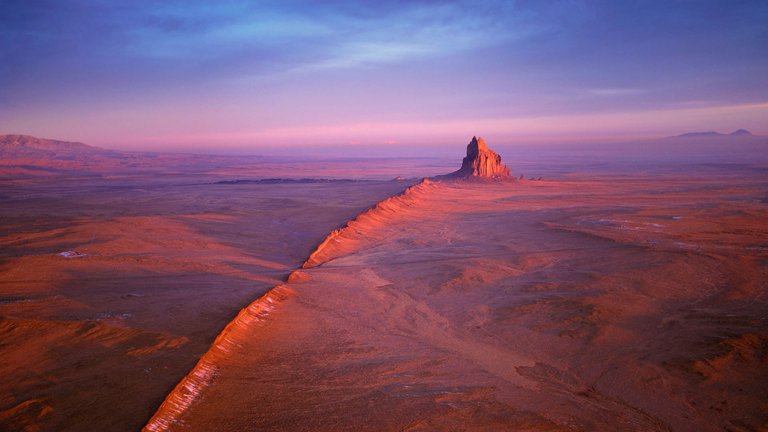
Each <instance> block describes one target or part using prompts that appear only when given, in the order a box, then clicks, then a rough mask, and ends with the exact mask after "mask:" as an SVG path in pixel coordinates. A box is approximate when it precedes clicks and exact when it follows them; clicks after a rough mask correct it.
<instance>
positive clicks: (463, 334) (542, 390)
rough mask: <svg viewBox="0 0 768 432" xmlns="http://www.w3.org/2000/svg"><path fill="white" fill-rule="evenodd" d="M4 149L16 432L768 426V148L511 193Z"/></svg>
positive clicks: (49, 148)
mask: <svg viewBox="0 0 768 432" xmlns="http://www.w3.org/2000/svg"><path fill="white" fill-rule="evenodd" d="M4 139H5V140H6V142H13V143H15V144H13V146H11V145H10V144H9V145H7V147H6V150H5V153H4V154H3V163H2V166H0V168H1V170H0V175H1V178H0V185H1V187H0V204H1V205H0V245H2V248H1V249H0V377H2V379H0V429H2V430H9V431H76V430H77V431H79V430H110V431H135V430H140V429H142V428H143V429H145V430H148V431H164V430H179V431H216V430H221V431H230V430H274V431H283V430H296V431H336V430H344V431H357V430H371V431H429V430H445V431H462V430H466V431H470V430H473V431H474V430H482V431H486V430H487V431H495V430H499V431H500V430H530V431H554V430H562V431H571V430H579V431H614V430H628V431H648V430H654V431H656V430H657V431H667V430H672V431H720V430H734V431H753V430H754V431H756V430H765V429H766V428H768V391H767V390H766V389H768V295H767V293H768V157H767V156H766V155H767V154H768V151H765V150H766V149H768V143H767V142H766V139H764V138H760V137H747V138H738V139H735V138H733V139H729V140H725V139H719V138H718V139H717V140H715V139H707V138H695V139H685V140H678V141H674V140H664V141H659V142H652V143H651V142H649V143H641V144H635V145H632V146H626V147H621V148H618V149H615V151H614V152H605V151H603V152H601V155H602V156H601V157H600V158H596V157H591V156H590V153H589V149H587V148H582V149H573V148H572V149H568V150H567V151H566V150H550V151H549V152H538V153H537V152H533V153H532V152H522V151H520V152H516V151H515V150H514V149H510V150H508V151H505V152H503V156H504V162H505V163H506V164H508V165H509V167H510V168H511V171H512V176H511V177H510V178H504V179H500V178H447V177H440V175H441V174H447V173H449V172H451V171H453V170H455V169H456V168H458V167H459V164H460V163H461V162H460V161H461V157H463V156H464V146H463V145H462V144H461V143H458V144H457V145H456V157H455V158H453V159H448V160H445V159H407V158H403V159H396V160H393V159H381V160H376V159H365V160H344V159H340V160H300V161H295V160H290V159H286V160H268V159H264V158H235V157H205V156H193V155H166V156H159V155H153V154H127V153H110V152H104V151H101V150H98V149H93V148H88V147H77V146H75V147H73V146H71V145H69V144H66V143H57V142H48V141H41V140H38V141H34V140H33V139H31V138H25V139H26V140H27V141H25V143H23V144H19V142H20V140H22V139H21V138H18V137H15V138H8V137H5V138H4ZM22 141H23V140H22ZM11 147H12V148H13V150H8V148H11ZM22 147H23V149H22ZM520 173H524V174H525V176H524V177H523V178H520V177H519V174H520ZM396 177H397V179H395V178H396ZM425 177H430V178H431V179H426V180H425V179H423V178H425ZM393 179H394V180H393Z"/></svg>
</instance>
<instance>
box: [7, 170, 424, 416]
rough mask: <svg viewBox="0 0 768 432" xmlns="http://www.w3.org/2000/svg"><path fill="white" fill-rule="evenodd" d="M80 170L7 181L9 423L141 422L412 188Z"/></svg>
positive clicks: (403, 184)
mask: <svg viewBox="0 0 768 432" xmlns="http://www.w3.org/2000/svg"><path fill="white" fill-rule="evenodd" d="M350 165H351V164H350ZM283 168H284V172H286V173H290V174H292V175H296V174H297V173H298V175H301V176H303V175H307V176H308V175H309V174H310V173H307V172H301V171H298V172H297V171H295V169H294V167H285V166H284V167H283ZM323 170H324V168H323V167H319V168H318V169H317V170H315V171H312V173H317V172H323V173H325V174H326V175H328V176H331V177H333V176H338V174H339V173H338V172H337V171H333V170H331V169H325V170H324V171H323ZM70 174H71V176H67V177H61V176H59V177H54V178H51V177H28V178H24V179H18V178H16V179H11V180H4V181H2V186H0V203H1V204H0V377H1V379H0V430H3V431H17V430H19V431H68V430H69V431H82V430H102V431H121V430H123V431H135V430H139V429H140V428H141V427H142V425H144V424H145V423H146V422H147V420H148V419H149V418H150V417H151V416H152V413H153V412H154V411H155V410H156V409H157V406H158V405H159V404H160V403H161V402H162V401H163V399H164V398H165V396H166V395H167V394H168V393H169V392H170V391H171V390H172V389H173V387H174V386H175V385H176V383H178V382H179V380H181V378H182V377H183V376H184V375H185V374H186V373H187V372H189V370H190V369H191V368H192V367H193V366H194V364H195V363H196V362H197V360H198V359H199V358H200V356H201V355H202V354H203V353H205V352H206V351H207V350H208V348H209V346H210V344H211V342H212V341H213V340H214V338H215V337H216V335H217V334H218V333H219V332H221V330H222V328H223V327H224V326H225V325H226V324H227V323H228V322H229V321H231V320H232V318H233V317H234V316H235V315H236V314H237V311H238V310H240V309H241V308H243V307H244V306H246V305H247V304H248V303H250V302H251V301H252V300H253V299H254V298H256V297H259V296H260V295H262V294H264V293H265V292H266V291H267V290H268V289H269V288H271V287H273V286H274V285H275V284H277V283H279V282H280V281H282V280H285V279H286V277H287V276H288V274H289V272H290V270H291V269H293V268H296V267H297V266H299V265H301V263H302V262H303V261H304V260H305V259H306V257H307V255H308V254H309V253H310V252H311V250H312V248H313V246H314V245H316V244H317V243H319V242H320V241H321V240H322V239H323V237H324V236H325V235H326V234H327V233H328V232H329V231H330V230H332V229H334V228H337V227H338V226H340V225H341V224H342V223H343V222H344V221H345V220H346V219H348V218H350V217H353V216H354V215H355V214H357V213H359V212H360V211H362V210H364V209H366V208H368V207H369V206H371V205H372V204H373V203H375V202H376V201H378V200H381V199H384V198H386V197H387V196H390V195H392V194H396V193H398V192H400V191H402V190H403V189H404V188H405V187H407V186H408V185H409V184H410V183H409V182H402V181H400V182H396V181H366V182H353V181H348V182H332V183H290V182H289V183H281V182H277V183H235V184H215V182H216V181H221V180H228V179H231V177H225V176H214V175H207V176H191V175H178V174H175V175H169V174H165V173H150V174H142V175H130V174H128V175H125V176H120V177H119V178H114V177H111V178H101V177H98V176H96V177H94V176H93V175H92V173H70ZM251 174H254V172H251ZM268 174H269V175H271V174H274V173H273V172H268ZM395 175H396V174H392V173H390V175H388V176H387V178H392V177H394V176H395Z"/></svg>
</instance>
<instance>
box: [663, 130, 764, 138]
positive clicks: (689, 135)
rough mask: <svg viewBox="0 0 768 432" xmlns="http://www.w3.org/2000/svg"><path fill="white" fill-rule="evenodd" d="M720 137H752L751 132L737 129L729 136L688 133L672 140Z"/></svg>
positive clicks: (712, 133)
mask: <svg viewBox="0 0 768 432" xmlns="http://www.w3.org/2000/svg"><path fill="white" fill-rule="evenodd" d="M722 136H753V135H752V132H750V131H748V130H746V129H739V130H736V131H733V132H731V133H729V134H724V133H720V132H714V131H707V132H688V133H684V134H681V135H675V136H673V137H672V138H698V137H722Z"/></svg>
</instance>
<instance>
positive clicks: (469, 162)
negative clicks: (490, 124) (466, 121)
mask: <svg viewBox="0 0 768 432" xmlns="http://www.w3.org/2000/svg"><path fill="white" fill-rule="evenodd" d="M509 176H510V172H509V167H508V166H506V165H504V164H503V163H502V162H501V156H499V155H498V154H497V153H496V152H495V151H493V150H491V149H489V148H488V146H487V145H485V141H484V140H483V139H482V138H477V137H472V141H470V143H469V144H468V145H467V156H466V157H465V158H464V160H462V161H461V168H459V170H458V171H455V172H453V173H451V174H448V176H447V177H450V178H472V177H483V178H497V179H499V178H507V177H509Z"/></svg>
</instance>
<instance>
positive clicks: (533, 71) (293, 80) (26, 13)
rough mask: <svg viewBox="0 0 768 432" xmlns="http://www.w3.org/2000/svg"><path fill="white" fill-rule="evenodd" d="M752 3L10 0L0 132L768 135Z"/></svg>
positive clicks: (168, 140) (579, 137)
mask: <svg viewBox="0 0 768 432" xmlns="http://www.w3.org/2000/svg"><path fill="white" fill-rule="evenodd" d="M766 23H768V2H766V1H636V2H629V1H551V2H540V1H471V2H470V1H467V2H461V1H459V2H436V1H423V2H419V1H403V2H385V3H382V4H380V3H379V2H374V3H371V4H367V3H365V2H348V1H322V2H321V1H301V2H300V1H277V2H269V1H263V2H262V1H260V2H247V1H223V2H192V1H164V2H154V1H142V0H138V1H125V2H118V1H83V0H71V1H37V2H35V1H14V0H11V1H5V2H4V4H3V7H2V8H0V42H1V43H0V133H28V134H32V135H38V136H45V137H51V138H62V139H72V140H78V141H84V142H88V143H91V144H95V145H102V146H107V147H116V148H137V149H209V150H210V149H223V150H226V149H244V150H253V151H254V152H258V151H259V150H260V149H264V148H268V147H270V146H292V145H295V146H313V145H316V146H323V145H334V146H336V145H342V146H343V145H355V146H365V145H371V146H374V145H391V146H397V145H398V144H400V145H412V144H416V143H426V144H430V145H432V144H434V145H438V144H443V143H451V142H456V141H457V140H458V142H464V141H466V139H467V137H468V136H471V135H474V134H483V135H485V136H486V137H487V138H489V139H490V140H492V141H493V142H501V143H504V144H515V143H531V142H541V143H546V142H569V141H585V140H586V141H589V140H595V141H601V140H603V141H605V140H621V139H628V138H635V137H650V136H659V135H666V134H672V133H677V132H684V131H687V130H691V129H701V130H710V129H735V128H739V127H744V128H748V129H753V132H757V133H763V134H767V135H768V128H767V127H766V124H768V79H766V77H767V76H768V24H766Z"/></svg>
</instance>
